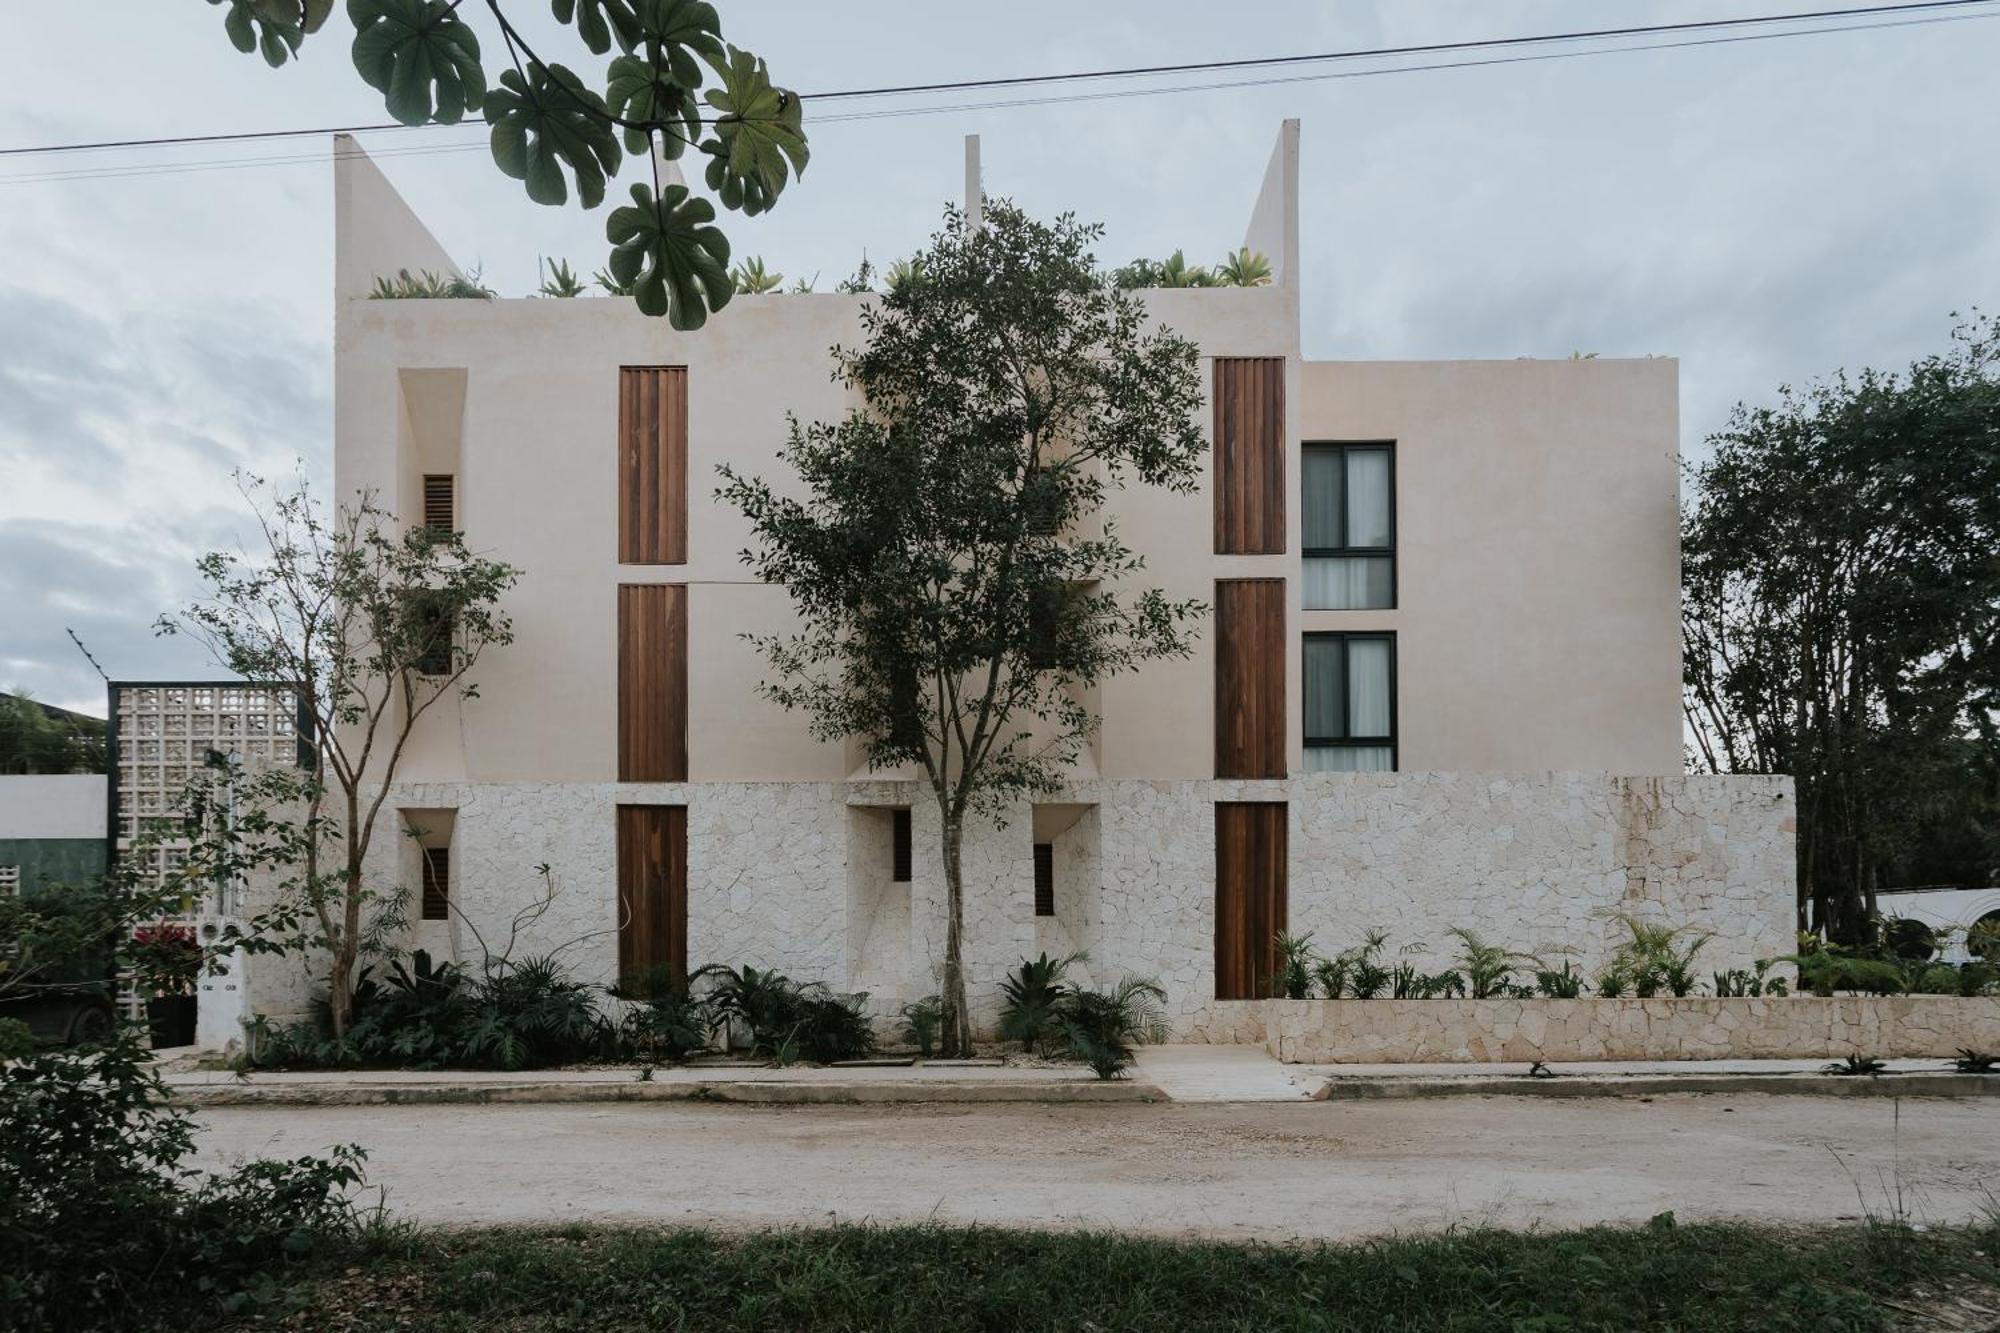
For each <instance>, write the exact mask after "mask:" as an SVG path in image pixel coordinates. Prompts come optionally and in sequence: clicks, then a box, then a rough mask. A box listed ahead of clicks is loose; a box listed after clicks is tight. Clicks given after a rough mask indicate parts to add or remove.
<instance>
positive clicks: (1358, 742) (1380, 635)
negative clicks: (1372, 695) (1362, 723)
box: [1299, 629, 1403, 773]
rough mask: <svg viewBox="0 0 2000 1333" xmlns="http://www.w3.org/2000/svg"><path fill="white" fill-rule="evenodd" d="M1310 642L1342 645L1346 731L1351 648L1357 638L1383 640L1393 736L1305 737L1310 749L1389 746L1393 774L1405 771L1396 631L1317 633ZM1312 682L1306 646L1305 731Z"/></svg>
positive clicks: (1302, 673)
mask: <svg viewBox="0 0 2000 1333" xmlns="http://www.w3.org/2000/svg"><path fill="white" fill-rule="evenodd" d="M1305 638H1306V639H1307V640H1313V639H1321V640H1334V641H1337V642H1339V643H1340V645H1341V651H1340V684H1341V691H1340V720H1341V726H1342V728H1343V729H1345V727H1346V726H1347V682H1348V680H1349V671H1348V654H1347V645H1348V644H1349V643H1352V642H1354V641H1355V640H1357V639H1379V640H1381V641H1383V642H1385V643H1387V644H1388V645H1389V734H1388V735H1386V736H1354V735H1347V736H1314V735H1312V734H1311V733H1310V732H1306V733H1305V734H1304V742H1305V747H1304V748H1306V749H1308V750H1376V749H1380V748H1382V747H1383V746H1385V745H1386V746H1388V747H1389V771H1390V772H1391V773H1400V772H1402V769H1403V750H1402V742H1401V738H1400V733H1401V730H1402V728H1401V720H1402V701H1401V698H1400V690H1401V676H1402V670H1401V664H1400V661H1399V657H1400V655H1399V654H1398V652H1397V649H1396V631H1394V630H1389V629H1354V630H1347V629H1342V630H1313V631H1311V632H1309V633H1308V634H1306V635H1305ZM1310 689H1311V680H1310V677H1309V676H1308V674H1307V669H1306V655H1305V646H1304V644H1301V645H1300V647H1299V726H1300V728H1301V730H1303V729H1304V727H1305V725H1306V720H1307V719H1308V718H1309V717H1311V716H1312V714H1311V711H1310V710H1309V709H1308V708H1307V706H1306V699H1307V691H1308V690H1310Z"/></svg>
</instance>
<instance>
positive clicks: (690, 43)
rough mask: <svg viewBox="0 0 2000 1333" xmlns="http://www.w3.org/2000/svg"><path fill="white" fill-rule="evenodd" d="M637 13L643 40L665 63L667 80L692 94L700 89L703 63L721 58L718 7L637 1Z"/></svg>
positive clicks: (702, 2)
mask: <svg viewBox="0 0 2000 1333" xmlns="http://www.w3.org/2000/svg"><path fill="white" fill-rule="evenodd" d="M637 13H638V16H639V33H640V37H641V39H642V40H643V41H644V42H645V43H646V46H647V49H648V50H649V51H657V52H658V53H659V56H660V59H661V60H663V61H665V62H666V66H667V74H668V77H670V78H671V79H672V80H673V81H674V82H675V83H677V84H679V85H680V86H681V87H683V88H685V89H687V90H688V91H689V92H693V91H694V90H695V89H696V88H699V87H700V86H701V80H702V72H701V60H707V61H709V62H710V63H714V62H716V61H719V60H721V59H722V20H721V19H720V18H719V17H717V15H716V12H715V6H714V5H711V4H709V3H708V2H707V0H638V8H637ZM696 56H700V57H701V60H697V59H695V57H696Z"/></svg>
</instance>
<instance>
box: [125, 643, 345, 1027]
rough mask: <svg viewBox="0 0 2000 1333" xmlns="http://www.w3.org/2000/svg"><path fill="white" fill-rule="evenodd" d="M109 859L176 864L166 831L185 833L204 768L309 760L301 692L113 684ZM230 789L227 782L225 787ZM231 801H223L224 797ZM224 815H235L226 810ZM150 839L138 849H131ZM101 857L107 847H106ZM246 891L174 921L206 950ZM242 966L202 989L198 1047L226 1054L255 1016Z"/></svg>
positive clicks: (223, 887) (229, 893) (249, 686)
mask: <svg viewBox="0 0 2000 1333" xmlns="http://www.w3.org/2000/svg"><path fill="white" fill-rule="evenodd" d="M109 716H110V719H111V729H110V756H111V785H110V790H109V794H108V807H109V809H110V811H111V828H110V840H109V843H110V850H111V855H112V856H114V857H116V858H117V859H119V860H121V861H123V860H126V859H129V858H131V857H133V856H135V855H141V854H143V855H144V856H146V857H148V858H149V859H150V860H151V861H152V862H153V865H154V867H155V868H158V869H165V868H167V867H169V866H172V865H176V864H178V863H179V862H180V861H181V860H183V859H184V858H185V857H186V855H187V844H186V842H185V840H184V839H180V838H173V837H166V838H162V837H161V836H160V834H161V833H163V832H164V833H168V834H171V833H174V832H177V831H179V829H178V827H177V826H178V825H179V824H180V821H181V819H182V817H183V812H182V796H183V793H185V791H186V790H187V787H188V783H189V781H190V780H191V779H193V778H195V777H197V776H199V775H200V774H202V773H203V771H204V770H209V771H214V772H232V771H233V772H237V773H245V774H254V773H255V772H257V771H258V770H260V769H264V768H268V767H270V766H271V765H274V764H283V765H304V764H310V763H311V762H312V751H311V748H310V746H309V744H308V742H307V740H306V737H307V736H308V735H309V734H310V723H309V719H308V718H307V716H306V714H304V713H303V712H302V711H301V709H300V705H299V697H298V691H297V690H296V689H295V688H294V687H292V686H290V685H284V684H270V683H263V682H250V681H238V680H205V681H113V682H111V685H110V710H109ZM223 789H224V791H225V793H226V792H227V790H228V788H227V784H226V783H225V784H224V788H223ZM225 799H226V798H225ZM98 800H99V805H98V827H99V829H100V842H99V847H100V849H102V848H103V847H104V845H105V843H104V842H103V840H102V838H103V833H102V830H103V815H104V811H105V809H106V808H107V806H106V792H105V788H104V785H103V782H102V780H101V779H100V780H99V786H98ZM222 817H223V818H228V817H229V811H228V810H227V809H226V808H225V810H224V811H223V813H222ZM145 834H151V835H152V836H150V837H147V838H146V841H145V845H144V847H143V848H142V849H139V850H135V845H136V844H137V843H138V842H139V840H140V838H141V837H142V835H145ZM100 855H102V851H101V850H100ZM244 897H245V894H244V889H243V886H242V885H240V884H237V883H234V882H225V883H220V884H217V885H215V886H214V887H213V888H211V889H210V890H209V892H208V893H206V894H205V895H202V896H201V897H199V898H196V897H189V898H187V899H186V900H185V901H183V902H182V903H181V905H180V911H179V912H178V913H177V914H176V916H175V919H176V920H177V921H180V922H183V923H185V924H186V925H188V926H190V927H192V928H193V929H194V930H195V932H196V934H197V936H198V937H199V938H200V939H201V941H202V942H203V943H204V944H210V943H213V942H214V941H215V940H216V939H218V938H220V936H221V933H222V930H223V929H224V927H225V926H226V925H228V924H229V923H230V922H233V921H240V920H241V919H242V917H243V916H244V915H245V914H246V911H245V908H246V904H245V902H244ZM245 967H246V960H245V959H244V957H243V956H242V955H241V954H240V953H235V954H232V955H231V956H230V957H228V958H227V959H225V960H224V961H223V963H222V965H221V967H220V969H219V970H217V969H211V970H210V971H209V972H208V973H207V974H205V975H204V976H203V977H202V979H201V981H200V983H199V986H198V990H197V994H196V1009H195V1015H196V1017H195V1041H196V1044H197V1045H199V1046H204V1047H210V1048H214V1049H218V1050H219V1049H222V1048H225V1047H227V1046H228V1045H229V1044H230V1043H232V1042H236V1041H240V1040H241V1039H242V1036H243V1028H242V1025H243V1021H244V1019H246V1018H247V1017H249V1013H250V1005H249V1000H250V996H249V990H248V985H247V983H246V980H245ZM268 971H269V974H270V975H271V976H273V977H274V978H276V977H293V978H295V977H296V976H297V975H298V968H297V967H296V966H290V965H288V966H286V967H284V968H279V967H276V966H273V967H270V968H269V969H268Z"/></svg>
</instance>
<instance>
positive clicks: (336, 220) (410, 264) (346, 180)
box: [333, 134, 463, 299]
mask: <svg viewBox="0 0 2000 1333" xmlns="http://www.w3.org/2000/svg"><path fill="white" fill-rule="evenodd" d="M400 269H408V270H410V272H412V273H416V272H418V271H420V270H425V269H428V270H429V271H430V272H432V273H436V274H438V275H439V276H440V277H455V276H463V274H462V273H461V272H460V270H459V267H458V265H456V264H454V263H452V262H451V256H450V255H448V254H446V253H445V252H444V247H443V246H442V245H439V244H438V240H437V237H435V236H433V235H431V233H430V229H429V228H428V227H426V226H424V224H423V221H422V219H420V218H418V217H417V215H416V213H415V211H414V210H412V209H411V208H410V206H409V205H408V204H406V203H404V202H403V196H402V195H400V194H397V193H396V187H395V186H393V185H391V184H390V183H389V178H388V177H387V176H385V175H383V174H382V169H381V168H380V167H378V166H376V165H375V161H374V159H373V158H371V157H369V156H368V154H367V153H366V152H364V151H362V148H361V145H360V144H359V143H357V142H356V141H355V139H354V137H353V136H352V135H348V134H336V135H334V136H333V294H334V296H335V297H337V298H341V299H346V298H350V297H357V296H366V295H368V293H369V291H370V289H372V288H373V287H374V286H375V279H376V278H378V277H383V278H387V277H393V276H395V274H396V273H397V271H398V270H400Z"/></svg>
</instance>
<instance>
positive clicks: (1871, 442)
mask: <svg viewBox="0 0 2000 1333" xmlns="http://www.w3.org/2000/svg"><path fill="white" fill-rule="evenodd" d="M1710 443H1711V444H1712V445H1713V450H1714V451H1713V454H1712V455H1711V456H1710V457H1709V458H1708V460H1707V461H1705V462H1703V463H1701V464H1700V465H1698V466H1695V467H1692V468H1690V469H1689V472H1688V485H1687V501H1686V506H1685V512H1684V514H1683V534H1684V535H1683V539H1682V557H1683V578H1684V583H1685V589H1684V597H1683V602H1682V606H1683V613H1682V614H1683V630H1684V634H1683V638H1684V642H1685V692H1684V705H1685V711H1686V717H1687V724H1688V727H1687V730H1688V735H1689V737H1690V749H1691V756H1690V759H1691V763H1692V765H1693V766H1694V767H1696V768H1699V769H1705V770H1709V771H1713V772H1732V773H1744V772H1748V773H1790V774H1793V775H1794V776H1795V777H1796V779H1797V782H1798V802H1799V815H1798V819H1799V824H1798V868H1799V879H1798V883H1799V909H1800V924H1801V927H1802V928H1803V927H1804V925H1805V924H1806V921H1807V909H1808V908H1809V907H1810V909H1811V912H1810V919H1811V921H1812V923H1813V924H1814V926H1815V927H1816V928H1818V929H1822V930H1825V931H1827V932H1829V933H1831V934H1833V935H1834V936H1836V937H1840V938H1846V939H1854V938H1858V937H1860V936H1861V935H1863V934H1864V933H1865V932H1866V931H1867V929H1868V918H1869V917H1870V916H1871V915H1872V914H1873V911H1874V894H1875V891H1876V890H1877V888H1878V887H1880V886H1881V884H1882V878H1883V875H1884V874H1885V871H1886V870H1887V868H1889V867H1892V866H1894V865H1896V864H1898V863H1903V864H1911V863H1917V862H1921V861H1922V859H1923V858H1922V857H1921V855H1919V853H1920V852H1921V851H1922V847H1921V844H1922V843H1924V842H1926V841H1928V840H1931V839H1934V838H1936V837H1937V836H1938V834H1939V831H1940V830H1948V831H1949V832H1950V836H1951V837H1953V838H1954V839H1956V840H1957V841H1959V842H1960V843H1961V844H1968V845H1974V844H1976V845H1975V846H1974V847H1973V850H1971V851H1970V853H1969V855H1968V858H1967V859H1968V861H1969V862H1970V864H1971V865H1973V866H1977V865H1978V864H1979V862H1980V861H1981V860H1983V859H1985V858H1988V857H1990V858H1992V859H1990V860H1985V865H1986V866H1987V867H1988V868H1992V867H1994V863H1995V861H2000V837H1996V835H2000V828H1995V827H1994V826H1993V825H1992V824H1991V822H1990V821H1991V820H1992V818H1993V815H1994V813H1995V812H1996V811H2000V803H1996V802H1995V801H1994V799H1993V796H1994V784H1995V767H1996V756H2000V322H1996V321H1995V320H1994V319H1992V318H1991V317H1979V316H1975V317H1974V318H1973V319H1972V320H1970V321H1969V322H1967V323H1965V324H1962V325H1961V326H1960V327H1958V328H1957V329H1956V330H1954V335H1953V344H1952V347H1951V348H1950V350H1948V351H1946V352H1943V353H1940V354H1937V355H1934V356H1927V357H1924V358H1923V359H1921V360H1919V361H1917V362H1916V363H1915V364H1913V365H1912V366H1911V367H1910V368H1909V369H1908V370H1907V371H1906V372H1903V373H1901V374H1895V373H1882V372H1877V371H1872V370H1864V371H1862V372H1861V373H1860V374H1858V375H1855V376H1852V377H1850V376H1848V375H1847V374H1845V373H1844V372H1843V373H1840V374H1836V375H1835V376H1833V377H1832V378H1831V379H1829V380H1826V381H1823V382H1820V383H1816V384H1812V385H1809V386H1807V387H1806V388H1804V389H1801V390H1792V389H1789V388H1787V389H1785V390H1783V391H1782V392H1781V394H1780V396H1779V401H1778V404H1777V406H1775V407H1757V408H1752V407H1747V406H1742V405H1739V406H1738V407H1737V409H1736V411H1735V414H1734V416H1733V417H1732V418H1731V420H1730V423H1729V427H1728V429H1726V430H1724V431H1722V432H1720V433H1719V434H1717V435H1715V436H1713V437H1711V441H1710ZM1982 793H1984V795H1983V797H1982ZM1982 801H1983V804H1982ZM1982 810H1983V811H1984V813H1983V814H1982ZM1982 825H1983V832H1979V833H1976V834H1974V835H1973V836H1972V837H1971V838H1970V839H1968V838H1967V834H1966V830H1967V828H1968V826H1970V827H1972V828H1975V829H1977V828H1980V827H1981V826H1982ZM1981 846H1983V851H1982V850H1981V849H1980V847H1981ZM1973 873H1977V872H1976V871H1974V872H1973Z"/></svg>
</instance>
